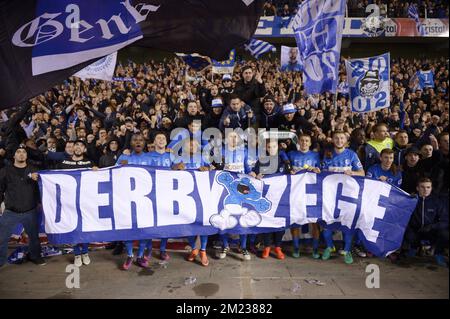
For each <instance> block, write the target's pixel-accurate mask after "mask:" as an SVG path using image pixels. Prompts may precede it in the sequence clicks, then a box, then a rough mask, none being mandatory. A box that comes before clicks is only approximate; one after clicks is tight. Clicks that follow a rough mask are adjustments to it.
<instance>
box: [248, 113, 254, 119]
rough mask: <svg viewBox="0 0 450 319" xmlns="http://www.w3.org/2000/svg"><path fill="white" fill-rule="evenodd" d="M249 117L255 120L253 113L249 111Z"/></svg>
mask: <svg viewBox="0 0 450 319" xmlns="http://www.w3.org/2000/svg"><path fill="white" fill-rule="evenodd" d="M247 116H248V118H250V119H251V118H253V116H254V114H253V111H249V112H248V113H247Z"/></svg>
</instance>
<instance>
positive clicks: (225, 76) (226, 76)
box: [222, 74, 231, 81]
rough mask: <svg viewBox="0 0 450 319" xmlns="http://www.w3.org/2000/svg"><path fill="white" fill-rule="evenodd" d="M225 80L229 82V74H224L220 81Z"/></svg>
mask: <svg viewBox="0 0 450 319" xmlns="http://www.w3.org/2000/svg"><path fill="white" fill-rule="evenodd" d="M226 80H228V81H231V74H224V75H223V76H222V81H226Z"/></svg>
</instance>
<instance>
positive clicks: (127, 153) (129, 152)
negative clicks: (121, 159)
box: [122, 149, 131, 155]
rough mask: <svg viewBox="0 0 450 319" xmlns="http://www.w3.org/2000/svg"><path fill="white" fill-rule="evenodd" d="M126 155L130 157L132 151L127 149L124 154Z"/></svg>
mask: <svg viewBox="0 0 450 319" xmlns="http://www.w3.org/2000/svg"><path fill="white" fill-rule="evenodd" d="M122 153H123V154H124V155H130V154H131V151H130V150H129V149H126V150H124V151H123V152H122Z"/></svg>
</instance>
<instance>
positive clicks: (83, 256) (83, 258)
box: [81, 254, 91, 266]
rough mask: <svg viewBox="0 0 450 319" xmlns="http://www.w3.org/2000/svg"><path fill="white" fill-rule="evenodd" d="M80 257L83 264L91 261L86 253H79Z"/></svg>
mask: <svg viewBox="0 0 450 319" xmlns="http://www.w3.org/2000/svg"><path fill="white" fill-rule="evenodd" d="M81 259H82V260H83V264H85V265H86V266H87V265H89V264H90V263H91V258H89V255H88V254H83V255H81Z"/></svg>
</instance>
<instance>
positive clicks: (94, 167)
mask: <svg viewBox="0 0 450 319" xmlns="http://www.w3.org/2000/svg"><path fill="white" fill-rule="evenodd" d="M127 162H128V161H127ZM92 170H93V171H98V166H92Z"/></svg>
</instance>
